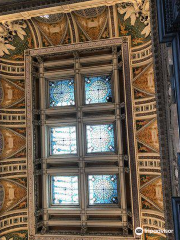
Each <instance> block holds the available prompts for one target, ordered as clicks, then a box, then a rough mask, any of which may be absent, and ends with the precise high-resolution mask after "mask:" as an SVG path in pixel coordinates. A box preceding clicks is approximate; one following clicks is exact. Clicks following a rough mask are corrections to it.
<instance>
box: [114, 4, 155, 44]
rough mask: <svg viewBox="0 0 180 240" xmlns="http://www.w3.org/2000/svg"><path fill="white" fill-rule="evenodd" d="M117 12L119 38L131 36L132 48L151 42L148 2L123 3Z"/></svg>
mask: <svg viewBox="0 0 180 240" xmlns="http://www.w3.org/2000/svg"><path fill="white" fill-rule="evenodd" d="M117 10H118V13H119V20H118V21H119V32H120V36H125V35H131V38H132V46H137V45H141V44H143V43H145V42H148V41H150V40H151V26H150V15H149V14H150V13H149V0H136V1H135V0H132V1H124V2H122V3H119V4H117Z"/></svg>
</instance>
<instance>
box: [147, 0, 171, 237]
mask: <svg viewBox="0 0 180 240" xmlns="http://www.w3.org/2000/svg"><path fill="white" fill-rule="evenodd" d="M150 10H151V21H152V22H151V25H152V26H153V28H152V36H153V38H152V41H153V56H154V70H155V87H156V103H157V118H158V131H159V142H160V156H161V174H162V184H163V200H164V213H165V228H166V229H173V228H174V227H173V215H172V203H171V197H172V192H171V175H170V162H169V160H170V157H169V146H168V141H169V134H168V126H167V122H168V112H167V106H168V102H167V101H168V99H167V96H166V92H167V89H166V87H167V86H166V83H167V82H168V79H167V78H168V74H167V72H166V71H167V63H166V61H167V54H166V47H165V46H164V45H160V43H159V35H158V28H157V27H156V26H158V22H157V13H156V0H151V9H150ZM167 239H168V240H171V239H174V234H168V235H167Z"/></svg>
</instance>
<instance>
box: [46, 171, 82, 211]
mask: <svg viewBox="0 0 180 240" xmlns="http://www.w3.org/2000/svg"><path fill="white" fill-rule="evenodd" d="M53 177H77V178H78V181H77V187H78V189H77V190H78V194H77V195H78V203H73V204H70V203H67V204H65V203H64V204H58V203H57V204H56V203H53V180H52V178H53ZM48 179H49V180H48V181H49V187H50V202H49V207H50V208H57V207H58V208H64V207H68V208H79V207H80V206H81V197H80V195H81V194H80V193H81V188H80V176H79V174H70V173H69V174H68V173H64V174H62V173H61V174H58V173H57V174H56V175H50V176H49V178H48Z"/></svg>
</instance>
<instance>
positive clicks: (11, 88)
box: [0, 78, 25, 108]
mask: <svg viewBox="0 0 180 240" xmlns="http://www.w3.org/2000/svg"><path fill="white" fill-rule="evenodd" d="M0 85H1V89H2V98H1V102H0V104H1V107H3V108H10V107H13V106H14V105H15V104H17V103H19V102H22V100H24V98H25V92H24V85H23V82H22V81H14V82H12V81H10V80H8V79H5V78H2V79H0Z"/></svg>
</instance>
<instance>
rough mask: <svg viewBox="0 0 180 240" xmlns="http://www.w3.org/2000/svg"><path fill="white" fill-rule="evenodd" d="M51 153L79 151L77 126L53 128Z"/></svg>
mask: <svg viewBox="0 0 180 240" xmlns="http://www.w3.org/2000/svg"><path fill="white" fill-rule="evenodd" d="M50 142H51V143H50V144H51V154H52V155H54V154H74V153H77V146H76V127H55V128H51V137H50Z"/></svg>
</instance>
